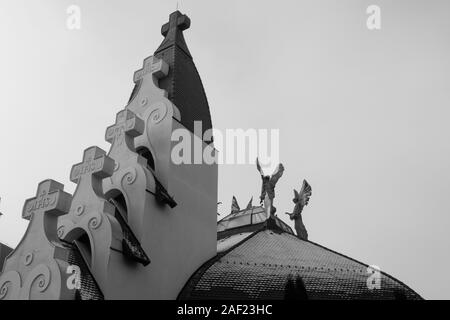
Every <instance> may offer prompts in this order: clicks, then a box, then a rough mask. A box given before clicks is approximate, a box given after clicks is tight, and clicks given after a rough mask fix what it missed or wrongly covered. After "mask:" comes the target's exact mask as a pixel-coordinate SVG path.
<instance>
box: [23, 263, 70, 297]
mask: <svg viewBox="0 0 450 320" xmlns="http://www.w3.org/2000/svg"><path fill="white" fill-rule="evenodd" d="M51 280H52V276H51V271H50V269H49V267H48V266H47V265H45V264H39V265H37V266H36V267H34V268H33V270H32V271H31V272H30V273H29V274H28V276H27V278H26V280H25V282H24V285H23V288H22V290H21V292H20V299H21V300H29V299H30V297H36V298H38V297H39V293H43V292H44V291H46V290H47V289H48V287H49V286H50V282H51ZM61 285H64V286H65V285H66V284H65V283H63V284H61Z"/></svg>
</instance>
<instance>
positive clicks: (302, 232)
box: [286, 180, 312, 240]
mask: <svg viewBox="0 0 450 320" xmlns="http://www.w3.org/2000/svg"><path fill="white" fill-rule="evenodd" d="M311 195H312V188H311V186H310V185H309V183H308V182H307V181H306V180H303V185H302V188H301V190H300V193H298V192H297V190H295V189H294V199H292V201H293V202H294V203H295V206H294V211H293V212H292V213H289V212H286V214H288V215H289V218H290V219H291V220H294V221H295V231H297V237H299V238H300V239H303V240H308V232H307V231H306V228H305V225H304V224H303V220H302V211H303V208H304V207H305V206H306V205H308V203H309V199H310V197H311Z"/></svg>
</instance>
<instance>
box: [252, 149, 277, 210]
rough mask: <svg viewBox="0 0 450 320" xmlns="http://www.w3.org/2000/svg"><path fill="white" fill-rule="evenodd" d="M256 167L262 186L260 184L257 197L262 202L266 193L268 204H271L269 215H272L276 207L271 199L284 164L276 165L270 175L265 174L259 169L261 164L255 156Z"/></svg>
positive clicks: (273, 196)
mask: <svg viewBox="0 0 450 320" xmlns="http://www.w3.org/2000/svg"><path fill="white" fill-rule="evenodd" d="M256 168H257V169H258V171H259V173H260V174H261V179H262V186H261V196H260V197H259V200H260V203H263V201H264V199H265V197H266V195H267V197H268V199H269V202H270V205H271V212H270V214H271V215H274V214H275V212H276V210H277V209H276V208H275V206H274V205H273V199H274V198H275V186H276V184H277V182H278V180H279V179H280V178H281V176H282V175H283V172H284V166H283V164H281V163H280V164H279V165H278V167H277V168H276V169H275V171H274V172H273V173H272V175H271V176H268V175H265V174H264V172H263V171H262V169H261V165H260V164H259V160H258V158H256Z"/></svg>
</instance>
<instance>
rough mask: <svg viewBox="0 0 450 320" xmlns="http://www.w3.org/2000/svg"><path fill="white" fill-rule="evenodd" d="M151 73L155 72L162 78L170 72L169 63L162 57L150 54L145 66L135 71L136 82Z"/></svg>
mask: <svg viewBox="0 0 450 320" xmlns="http://www.w3.org/2000/svg"><path fill="white" fill-rule="evenodd" d="M149 73H151V74H153V75H154V76H155V77H156V78H157V79H161V78H163V77H165V76H167V74H168V73H169V65H168V64H167V63H166V62H164V61H163V60H162V59H158V58H156V57H154V56H150V57H148V58H146V59H145V60H144V66H143V67H142V69H140V70H138V71H136V72H135V73H134V77H133V80H134V82H135V83H137V82H138V81H139V80H141V79H142V78H144V76H145V75H146V74H149Z"/></svg>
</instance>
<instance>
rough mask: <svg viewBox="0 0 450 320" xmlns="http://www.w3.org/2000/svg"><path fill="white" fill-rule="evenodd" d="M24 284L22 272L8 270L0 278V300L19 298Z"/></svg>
mask: <svg viewBox="0 0 450 320" xmlns="http://www.w3.org/2000/svg"><path fill="white" fill-rule="evenodd" d="M21 286H22V283H21V279H20V274H19V273H18V272H17V271H13V270H11V271H8V272H6V273H4V274H3V275H2V277H1V279H0V300H6V299H8V300H17V299H18V298H19V294H20V288H21Z"/></svg>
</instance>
